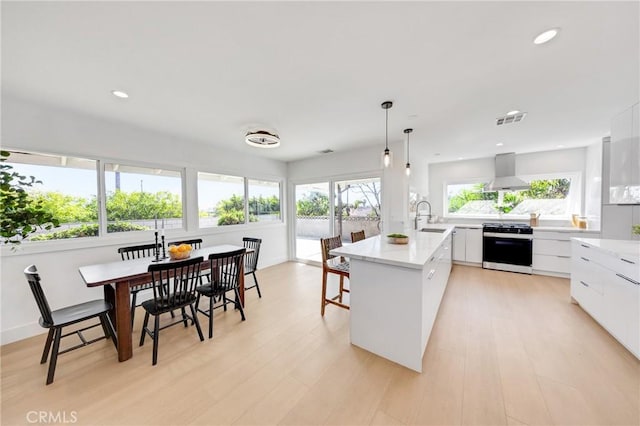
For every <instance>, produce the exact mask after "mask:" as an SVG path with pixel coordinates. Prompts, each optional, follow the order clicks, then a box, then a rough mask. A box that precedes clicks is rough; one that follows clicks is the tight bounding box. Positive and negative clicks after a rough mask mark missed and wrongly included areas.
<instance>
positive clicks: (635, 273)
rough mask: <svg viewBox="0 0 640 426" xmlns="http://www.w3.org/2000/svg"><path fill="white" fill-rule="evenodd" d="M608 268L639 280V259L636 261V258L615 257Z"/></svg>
mask: <svg viewBox="0 0 640 426" xmlns="http://www.w3.org/2000/svg"><path fill="white" fill-rule="evenodd" d="M612 258H613V256H612ZM605 266H606V265H605ZM610 268H611V269H613V270H614V271H618V272H619V273H620V274H622V275H624V276H625V277H627V278H630V279H632V280H633V281H635V282H640V261H638V259H631V258H627V257H622V258H617V259H615V263H614V264H612V265H611V266H610Z"/></svg>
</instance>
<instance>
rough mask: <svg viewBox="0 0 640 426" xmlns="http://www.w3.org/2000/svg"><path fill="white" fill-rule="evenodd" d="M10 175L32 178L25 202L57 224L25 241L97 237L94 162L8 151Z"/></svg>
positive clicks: (39, 231)
mask: <svg viewBox="0 0 640 426" xmlns="http://www.w3.org/2000/svg"><path fill="white" fill-rule="evenodd" d="M5 164H7V165H8V166H10V167H11V169H9V170H10V173H17V174H19V175H22V176H26V177H28V178H29V179H30V177H31V176H33V178H34V179H35V182H34V184H33V185H32V186H30V187H29V188H27V193H28V203H29V204H30V205H31V206H39V207H38V208H40V209H42V210H44V211H46V212H47V213H48V214H49V215H50V216H51V217H54V218H55V219H56V220H57V221H58V222H59V225H60V226H58V227H56V228H53V229H50V230H46V229H37V231H36V232H34V233H33V234H31V235H30V236H29V237H28V238H27V239H28V240H32V241H43V240H51V239H61V238H76V237H85V236H97V235H98V204H97V201H96V200H97V191H96V188H97V185H96V183H97V172H96V162H95V161H94V160H87V159H83V158H74V157H66V156H60V155H43V154H32V153H23V152H11V153H10V155H9V157H8V159H7V160H6V162H5Z"/></svg>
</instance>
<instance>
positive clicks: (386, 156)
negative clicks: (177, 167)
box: [381, 101, 393, 167]
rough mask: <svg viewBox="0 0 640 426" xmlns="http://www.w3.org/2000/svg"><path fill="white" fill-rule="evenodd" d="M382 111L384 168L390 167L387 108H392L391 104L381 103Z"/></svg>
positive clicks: (387, 102)
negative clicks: (384, 118)
mask: <svg viewBox="0 0 640 426" xmlns="http://www.w3.org/2000/svg"><path fill="white" fill-rule="evenodd" d="M381 106H382V109H384V111H385V116H386V121H385V127H384V131H385V136H384V156H383V157H382V162H383V164H384V167H389V166H391V151H389V108H391V107H392V106H393V102H391V101H385V102H383V103H382V105H381Z"/></svg>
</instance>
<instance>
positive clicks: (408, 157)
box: [407, 133, 410, 164]
mask: <svg viewBox="0 0 640 426" xmlns="http://www.w3.org/2000/svg"><path fill="white" fill-rule="evenodd" d="M409 135H410V133H407V164H409Z"/></svg>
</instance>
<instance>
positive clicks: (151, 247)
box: [118, 243, 173, 327]
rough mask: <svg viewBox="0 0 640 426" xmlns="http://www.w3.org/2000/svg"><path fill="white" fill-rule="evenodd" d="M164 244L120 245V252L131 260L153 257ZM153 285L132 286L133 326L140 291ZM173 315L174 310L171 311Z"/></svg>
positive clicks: (122, 256) (125, 258) (126, 258)
mask: <svg viewBox="0 0 640 426" xmlns="http://www.w3.org/2000/svg"><path fill="white" fill-rule="evenodd" d="M161 249H162V246H161V245H160V244H154V243H152V244H142V245H137V246H129V247H120V248H119V249H118V253H119V254H120V257H121V258H122V260H131V259H140V258H143V257H153V256H154V255H155V250H161ZM151 287H153V283H150V282H149V283H144V284H138V285H135V286H131V288H130V289H129V291H130V292H131V327H133V320H134V319H135V314H136V307H137V306H139V305H137V304H136V299H137V297H138V293H139V292H141V291H143V290H149V289H151ZM171 316H173V312H172V313H171Z"/></svg>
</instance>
